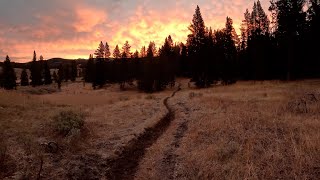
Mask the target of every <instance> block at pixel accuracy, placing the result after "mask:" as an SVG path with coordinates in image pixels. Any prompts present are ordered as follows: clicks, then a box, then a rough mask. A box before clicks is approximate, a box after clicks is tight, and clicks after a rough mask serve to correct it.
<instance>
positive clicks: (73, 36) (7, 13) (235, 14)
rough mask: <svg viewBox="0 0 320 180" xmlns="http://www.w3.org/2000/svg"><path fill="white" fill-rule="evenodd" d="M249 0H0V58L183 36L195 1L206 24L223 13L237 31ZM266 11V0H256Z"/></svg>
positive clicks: (219, 20) (84, 51) (82, 51)
mask: <svg viewBox="0 0 320 180" xmlns="http://www.w3.org/2000/svg"><path fill="white" fill-rule="evenodd" d="M253 2H254V1H253V0H228V1H224V0H198V1H188V0H161V1H160V0H159V1H156V0H50V1H49V0H0V58H1V59H0V61H3V60H4V58H5V56H6V55H7V54H8V55H9V56H10V57H11V60H12V61H15V62H26V61H30V60H31V59H32V55H33V50H36V52H37V54H38V56H40V55H41V54H42V55H43V56H44V58H45V59H48V58H53V57H63V58H88V56H89V54H90V53H93V52H94V51H95V49H96V48H97V47H98V44H99V42H100V41H103V42H105V41H107V42H108V43H109V45H110V49H111V51H113V49H114V47H115V45H117V44H119V46H120V48H121V47H122V45H123V44H124V43H125V41H126V40H128V41H129V43H130V45H131V46H132V48H131V50H132V51H135V50H136V49H138V50H139V51H140V49H141V46H143V45H148V44H149V41H151V40H152V41H155V42H156V45H157V47H159V46H160V45H161V44H163V41H164V38H165V37H166V36H168V35H171V36H172V37H173V40H174V41H175V42H185V41H186V38H187V34H188V33H189V31H188V26H189V24H190V22H191V20H192V16H193V14H194V10H195V8H196V5H199V6H200V8H201V12H202V15H203V18H204V20H205V23H206V26H211V27H212V28H213V29H218V28H222V27H223V26H224V23H225V18H226V16H230V17H231V18H232V19H233V20H234V26H235V28H236V30H237V31H238V29H239V27H240V23H241V21H242V19H243V13H244V12H245V10H246V8H249V9H250V11H251V9H252V5H253ZM261 3H262V5H263V8H264V10H265V11H266V12H267V10H268V7H269V0H261Z"/></svg>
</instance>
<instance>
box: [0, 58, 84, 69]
mask: <svg viewBox="0 0 320 180" xmlns="http://www.w3.org/2000/svg"><path fill="white" fill-rule="evenodd" d="M73 60H75V61H76V62H77V64H81V65H82V66H84V65H85V64H86V63H87V59H63V58H51V59H48V60H47V61H48V65H49V67H50V68H51V69H56V68H58V67H59V66H60V64H71V62H72V61H73ZM38 62H40V61H38ZM30 63H31V62H26V63H17V62H12V64H13V67H14V68H27V69H28V68H29V67H30ZM2 65H3V62H0V66H2Z"/></svg>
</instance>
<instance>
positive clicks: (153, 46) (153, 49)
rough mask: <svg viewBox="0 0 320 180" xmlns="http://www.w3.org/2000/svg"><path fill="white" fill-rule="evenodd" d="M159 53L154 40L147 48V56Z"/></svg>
mask: <svg viewBox="0 0 320 180" xmlns="http://www.w3.org/2000/svg"><path fill="white" fill-rule="evenodd" d="M156 55H157V48H156V44H155V43H154V42H150V43H149V46H148V49H147V57H149V58H152V57H155V56H156Z"/></svg>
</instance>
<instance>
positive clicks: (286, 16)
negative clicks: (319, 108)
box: [269, 0, 306, 80]
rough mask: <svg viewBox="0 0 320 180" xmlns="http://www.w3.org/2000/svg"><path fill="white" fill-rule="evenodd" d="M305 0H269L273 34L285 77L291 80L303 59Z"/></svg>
mask: <svg viewBox="0 0 320 180" xmlns="http://www.w3.org/2000/svg"><path fill="white" fill-rule="evenodd" d="M304 6H305V0H271V6H270V8H269V10H270V11H271V13H272V16H273V18H274V21H273V22H274V35H275V37H276V40H277V43H278V45H279V47H278V48H279V49H280V52H281V54H280V57H279V61H282V64H284V71H286V79H287V80H291V79H292V76H294V75H293V74H295V73H296V71H297V70H298V64H299V63H300V62H299V59H303V56H304V53H303V52H301V51H299V50H301V49H303V47H302V46H301V45H302V44H303V43H302V42H303V37H304V33H305V27H306V12H305V11H304V10H303V8H304Z"/></svg>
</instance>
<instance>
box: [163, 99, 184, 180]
mask: <svg viewBox="0 0 320 180" xmlns="http://www.w3.org/2000/svg"><path fill="white" fill-rule="evenodd" d="M178 106H179V107H178V108H181V109H182V111H181V112H182V113H183V114H184V115H186V116H187V115H188V113H189V109H188V108H187V107H186V106H185V105H184V104H183V103H178ZM179 120H180V122H179V124H178V127H177V130H176V132H175V133H174V134H173V136H174V139H173V141H172V143H171V144H170V146H169V149H167V150H166V151H165V152H164V158H163V160H162V164H161V169H160V171H161V174H163V179H175V177H176V174H175V168H176V163H177V162H176V161H177V157H178V156H177V155H176V150H177V149H178V148H179V147H180V143H181V140H182V138H183V137H184V134H185V133H186V131H187V130H188V119H187V118H181V119H179Z"/></svg>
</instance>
